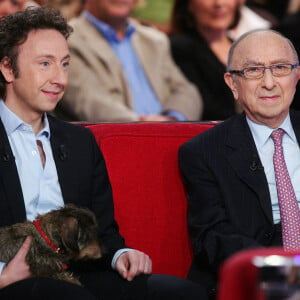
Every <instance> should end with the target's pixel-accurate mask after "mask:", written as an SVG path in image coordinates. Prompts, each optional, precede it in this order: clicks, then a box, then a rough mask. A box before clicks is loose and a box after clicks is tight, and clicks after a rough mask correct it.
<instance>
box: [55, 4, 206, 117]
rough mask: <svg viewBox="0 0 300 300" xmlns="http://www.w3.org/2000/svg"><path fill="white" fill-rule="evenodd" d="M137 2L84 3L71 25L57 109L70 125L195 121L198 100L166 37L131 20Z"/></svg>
mask: <svg viewBox="0 0 300 300" xmlns="http://www.w3.org/2000/svg"><path fill="white" fill-rule="evenodd" d="M137 4H138V0H122V1H120V0H87V2H86V6H85V10H84V11H83V13H82V14H81V15H80V16H79V18H76V19H73V20H72V21H71V23H70V24H71V25H72V26H73V28H74V33H73V35H72V36H71V37H70V39H69V46H70V51H71V64H70V84H69V87H68V89H67V91H66V94H65V96H64V98H63V100H62V102H61V103H60V105H59V107H58V109H57V110H56V114H57V116H59V117H61V118H63V119H65V120H72V121H89V122H93V121H185V120H199V119H200V117H201V110H202V99H201V96H200V95H199V93H198V91H197V89H196V87H195V86H194V85H193V84H192V83H190V82H189V81H188V80H187V79H186V78H185V77H184V75H183V74H182V73H181V71H180V70H179V68H178V67H177V66H176V64H175V63H174V61H173V60H172V56H171V52H170V48H169V40H168V38H167V36H166V35H165V34H164V33H162V32H160V31H159V30H158V29H155V28H153V27H149V26H144V25H141V24H140V23H138V22H137V21H135V20H133V19H131V18H130V15H131V13H132V11H133V9H134V8H135V6H136V5H137Z"/></svg>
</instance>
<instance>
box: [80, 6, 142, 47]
mask: <svg viewBox="0 0 300 300" xmlns="http://www.w3.org/2000/svg"><path fill="white" fill-rule="evenodd" d="M83 15H84V16H85V17H86V18H87V19H88V20H89V22H90V23H91V24H93V25H94V26H95V27H96V28H97V30H98V31H99V32H100V33H101V34H102V35H103V36H104V37H105V38H106V39H107V40H108V41H110V42H120V40H119V39H118V37H117V32H116V30H115V29H114V28H112V27H111V26H110V25H108V24H107V23H104V22H102V21H100V20H99V19H97V18H96V17H95V16H93V15H92V14H91V13H89V12H88V11H86V10H85V11H84V12H83ZM135 31H136V29H135V27H134V24H133V22H130V20H128V22H127V26H126V30H125V36H124V39H129V38H130V37H131V36H132V35H133V34H134V32H135Z"/></svg>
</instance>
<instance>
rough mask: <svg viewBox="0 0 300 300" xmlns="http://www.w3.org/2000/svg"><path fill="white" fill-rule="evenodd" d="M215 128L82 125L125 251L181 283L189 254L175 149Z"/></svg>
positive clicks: (120, 124)
mask: <svg viewBox="0 0 300 300" xmlns="http://www.w3.org/2000/svg"><path fill="white" fill-rule="evenodd" d="M214 125H215V123H125V124H124V123H113V124H112V123H101V124H94V125H93V124H92V125H87V127H88V128H90V129H91V130H92V132H93V133H94V135H95V137H96V140H97V142H98V144H99V146H100V148H101V151H102V153H103V155H104V158H105V161H106V165H107V170H108V174H109V178H110V181H111V184H112V190H113V198H114V206H115V218H116V220H117V222H118V224H119V226H120V233H121V234H122V235H123V236H124V237H125V240H126V244H127V246H129V247H132V248H135V249H139V250H141V251H143V252H145V253H147V254H149V255H150V257H151V259H152V261H153V272H154V273H161V274H169V275H176V276H180V277H186V275H187V272H188V269H189V266H190V263H191V260H192V250H191V245H190V240H189V236H188V229H187V222H186V212H187V201H186V195H185V190H184V186H183V183H182V180H181V176H180V172H179V169H178V164H177V152H178V147H179V146H180V145H181V144H183V143H184V142H185V141H187V140H188V139H190V138H192V137H193V136H195V135H197V134H198V133H200V132H202V131H204V130H207V129H209V128H211V127H212V126H214Z"/></svg>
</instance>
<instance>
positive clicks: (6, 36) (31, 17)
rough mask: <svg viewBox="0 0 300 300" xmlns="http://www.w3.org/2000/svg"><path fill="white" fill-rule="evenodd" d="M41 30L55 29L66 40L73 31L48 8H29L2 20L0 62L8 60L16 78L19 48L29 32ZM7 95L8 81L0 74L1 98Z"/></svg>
mask: <svg viewBox="0 0 300 300" xmlns="http://www.w3.org/2000/svg"><path fill="white" fill-rule="evenodd" d="M39 29H55V30H57V31H58V32H60V33H61V34H62V35H63V36H64V37H65V38H66V39H68V37H69V35H70V34H71V33H72V31H73V29H72V27H71V26H69V25H68V24H67V22H66V20H65V19H64V18H63V17H62V15H61V14H60V12H59V11H58V10H54V9H51V8H47V7H28V8H27V9H26V10H24V11H18V12H16V13H14V14H10V15H6V16H4V17H1V18H0V61H2V60H3V58H8V63H9V64H10V67H11V68H12V70H13V72H14V75H15V76H16V77H17V76H18V66H17V59H18V48H19V46H20V45H22V44H23V43H24V42H25V41H26V39H27V37H28V34H29V32H31V31H34V30H39ZM5 94H6V81H5V78H4V77H3V75H2V73H1V72H0V97H2V98H4V97H5Z"/></svg>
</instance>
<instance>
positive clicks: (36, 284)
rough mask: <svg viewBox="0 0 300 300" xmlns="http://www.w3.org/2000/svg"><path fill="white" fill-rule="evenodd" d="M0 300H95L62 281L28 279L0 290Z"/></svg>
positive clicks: (78, 287) (80, 288)
mask: <svg viewBox="0 0 300 300" xmlns="http://www.w3.org/2000/svg"><path fill="white" fill-rule="evenodd" d="M0 299H1V300H20V299H26V300H96V298H95V297H94V296H93V295H92V294H91V293H90V292H89V291H88V290H87V289H83V288H82V287H80V286H77V285H75V284H71V283H68V282H64V281H58V280H52V279H46V278H30V279H26V280H21V281H18V282H16V283H13V284H11V285H9V286H7V287H5V288H3V289H0Z"/></svg>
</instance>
